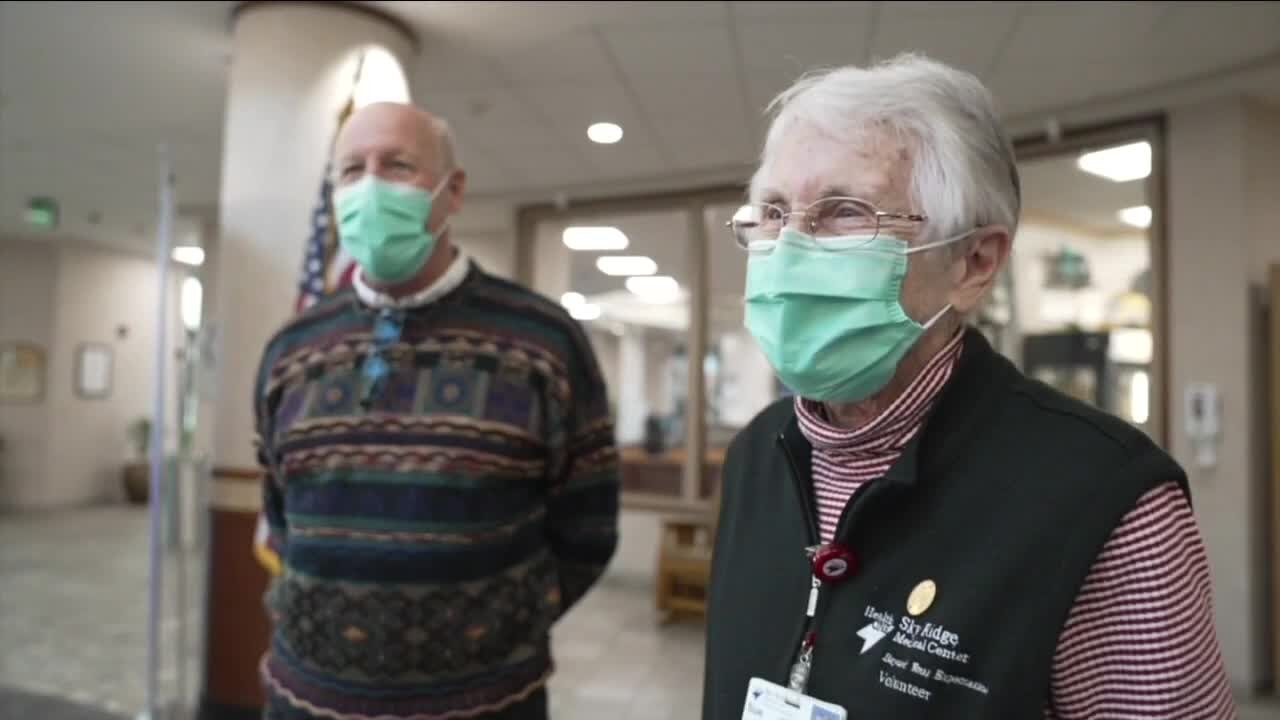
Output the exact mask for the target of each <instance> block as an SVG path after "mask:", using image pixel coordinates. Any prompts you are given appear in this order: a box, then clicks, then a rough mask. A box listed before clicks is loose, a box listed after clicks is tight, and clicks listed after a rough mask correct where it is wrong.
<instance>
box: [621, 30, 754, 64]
mask: <svg viewBox="0 0 1280 720" xmlns="http://www.w3.org/2000/svg"><path fill="white" fill-rule="evenodd" d="M602 34H603V36H604V39H605V41H606V42H607V43H608V45H609V47H610V49H611V50H612V51H613V54H614V56H615V57H616V58H617V59H618V62H619V63H621V64H622V68H623V70H624V71H625V72H626V73H627V74H628V75H631V74H639V73H683V72H687V71H689V70H693V71H699V70H701V71H706V70H718V71H720V72H724V73H726V74H728V73H729V72H730V71H731V68H732V67H733V65H734V57H733V47H732V45H731V44H730V41H729V29H728V28H727V27H726V26H725V25H724V24H723V23H716V24H699V25H691V26H678V27H677V26H663V27H644V28H633V27H624V28H621V29H609V30H603V31H602ZM657 48H661V51H655V49H657Z"/></svg>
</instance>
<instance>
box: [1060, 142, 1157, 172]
mask: <svg viewBox="0 0 1280 720" xmlns="http://www.w3.org/2000/svg"><path fill="white" fill-rule="evenodd" d="M1076 165H1077V166H1078V167H1079V168H1080V169H1081V170H1083V171H1085V172H1087V173H1090V174H1092V175H1097V176H1099V177H1104V178H1106V179H1108V180H1111V181H1113V182H1128V181H1130V180H1141V179H1142V178H1144V177H1146V176H1148V175H1150V174H1151V143H1148V142H1147V141H1145V140H1143V141H1142V142H1136V143H1129V144H1128V145H1117V146H1115V147H1110V148H1107V149H1105V150H1096V151H1094V152H1088V153H1085V154H1083V155H1081V156H1080V158H1079V159H1078V160H1076Z"/></svg>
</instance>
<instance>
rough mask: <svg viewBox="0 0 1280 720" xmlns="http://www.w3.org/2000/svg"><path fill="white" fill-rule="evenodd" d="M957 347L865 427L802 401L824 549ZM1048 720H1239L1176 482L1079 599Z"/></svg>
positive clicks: (944, 374)
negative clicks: (835, 419) (841, 423)
mask: <svg viewBox="0 0 1280 720" xmlns="http://www.w3.org/2000/svg"><path fill="white" fill-rule="evenodd" d="M962 337H963V336H962V335H957V336H956V337H955V338H954V339H953V340H952V341H951V342H950V343H948V344H947V346H946V347H944V348H943V349H942V350H941V351H940V352H939V353H938V354H937V355H936V356H935V357H934V358H933V359H932V360H930V362H929V363H928V364H927V365H926V366H925V367H924V369H923V370H922V371H921V372H920V374H919V375H918V376H917V377H916V378H915V380H913V381H912V383H911V384H910V386H909V387H908V388H907V389H906V391H904V392H903V393H902V395H901V396H900V397H899V398H898V399H896V400H895V401H894V402H893V404H892V405H890V406H889V407H888V408H886V409H885V410H884V411H883V412H882V413H881V414H880V415H878V416H877V417H875V418H874V419H872V420H871V421H870V422H868V423H867V424H866V425H864V426H862V427H860V428H855V429H852V430H850V429H845V428H840V427H836V426H834V425H832V424H831V422H830V420H829V419H828V416H827V412H826V409H825V408H824V407H823V406H822V404H821V403H815V402H811V401H808V400H804V399H801V398H797V399H796V414H797V416H798V419H799V422H800V429H801V430H802V431H803V433H804V435H805V437H806V438H807V439H808V440H809V442H810V444H812V445H813V483H814V496H815V498H816V500H817V510H818V519H819V528H820V531H821V535H822V541H823V542H830V541H831V539H832V537H833V536H834V535H835V528H836V523H837V522H838V521H839V519H840V514H841V513H842V512H843V510H844V507H845V505H846V504H847V503H848V501H849V498H850V497H851V496H852V495H853V493H854V492H855V491H856V490H857V489H858V488H859V487H861V486H862V485H863V484H865V483H867V482H870V481H872V480H875V479H877V478H879V477H882V476H883V475H884V474H885V473H886V472H888V470H889V467H890V466H892V465H893V463H894V461H896V460H897V459H898V456H899V455H901V453H902V448H903V447H904V446H905V445H906V444H907V442H908V441H910V440H911V438H912V436H914V435H915V433H916V432H917V431H919V429H920V425H921V420H922V419H923V418H924V416H925V414H926V413H927V412H928V411H929V408H930V407H931V406H932V404H933V402H934V400H935V399H936V398H937V396H938V393H939V391H940V390H941V389H942V387H943V386H944V385H945V384H946V382H947V380H948V379H949V378H950V377H951V372H952V370H953V369H954V367H955V364H956V360H957V358H959V356H960V350H961V347H962V343H961V338H962ZM1050 688H1051V695H1050V697H1049V698H1048V707H1046V708H1045V717H1046V718H1053V719H1055V720H1076V719H1077V718H1080V719H1083V718H1099V717H1107V718H1120V717H1125V718H1162V719H1167V720H1180V719H1182V718H1186V719H1188V720H1190V719H1191V718H1195V719H1197V720H1200V719H1209V718H1215V719H1216V718H1232V717H1234V716H1235V704H1234V701H1233V699H1232V695H1231V689H1230V686H1229V684H1228V682H1227V676H1226V669H1225V667H1224V665H1223V661H1222V653H1221V650H1220V649H1219V646H1218V640H1217V635H1216V632H1215V630H1214V625H1213V598H1212V588H1211V585H1210V579H1209V560H1208V556H1207V555H1206V553H1205V549H1204V544H1203V541H1202V539H1201V536H1200V532H1199V529H1198V527H1197V525H1196V521H1195V516H1194V515H1193V514H1192V511H1191V507H1190V505H1189V504H1188V503H1187V500H1186V497H1185V496H1184V495H1183V494H1182V490H1181V488H1179V487H1178V485H1177V484H1176V483H1172V482H1171V483H1168V484H1164V485H1161V486H1159V487H1156V488H1154V489H1152V490H1150V491H1149V492H1147V493H1146V494H1145V495H1143V496H1142V498H1140V499H1139V500H1138V503H1137V505H1135V507H1134V508H1133V509H1132V510H1131V511H1129V513H1128V514H1126V515H1125V516H1124V518H1123V519H1122V520H1121V522H1120V524H1119V525H1118V526H1117V527H1116V529H1115V530H1114V531H1113V532H1112V535H1111V537H1110V538H1109V539H1108V541H1107V542H1106V544H1105V545H1104V546H1103V548H1102V550H1101V552H1100V553H1099V554H1098V557H1097V558H1096V559H1095V561H1094V564H1093V567H1092V568H1090V571H1089V575H1088V576H1087V577H1086V578H1085V581H1084V584H1083V585H1082V586H1081V587H1080V591H1079V593H1078V595H1077V597H1076V600H1075V604H1074V606H1073V607H1072V609H1071V612H1070V614H1069V616H1068V618H1067V622H1066V625H1065V626H1064V628H1063V631H1062V635H1061V636H1060V637H1059V639H1058V648H1057V651H1056V653H1055V655H1054V660H1053V669H1052V677H1051V679H1050Z"/></svg>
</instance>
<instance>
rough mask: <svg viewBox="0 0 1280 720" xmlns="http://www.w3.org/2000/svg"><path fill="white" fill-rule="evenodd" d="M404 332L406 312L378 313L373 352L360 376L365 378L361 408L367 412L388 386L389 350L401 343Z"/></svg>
mask: <svg viewBox="0 0 1280 720" xmlns="http://www.w3.org/2000/svg"><path fill="white" fill-rule="evenodd" d="M403 332H404V312H403V311H397V310H392V309H389V308H388V309H384V310H382V311H381V312H380V313H378V318H377V320H375V321H374V323H373V350H372V351H371V352H370V353H369V355H368V356H367V357H365V360H364V365H363V366H362V367H361V370H360V375H361V377H363V378H364V393H363V394H362V395H361V396H360V406H361V407H363V408H364V409H365V410H368V409H369V407H370V406H371V405H372V404H373V399H374V398H376V397H378V396H379V395H381V394H382V391H383V389H384V388H385V387H386V385H387V377H388V376H390V375H391V365H390V364H389V363H388V362H387V350H388V349H390V348H391V346H392V345H395V344H396V343H398V342H400V335H401V334H402V333H403Z"/></svg>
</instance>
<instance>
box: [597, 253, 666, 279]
mask: <svg viewBox="0 0 1280 720" xmlns="http://www.w3.org/2000/svg"><path fill="white" fill-rule="evenodd" d="M596 267H597V268H599V269H600V272H602V273H604V274H605V275H615V276H626V275H652V274H654V273H656V272H658V263H656V262H654V261H653V259H652V258H649V257H646V256H644V255H606V256H604V257H602V258H600V259H598V260H596Z"/></svg>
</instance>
